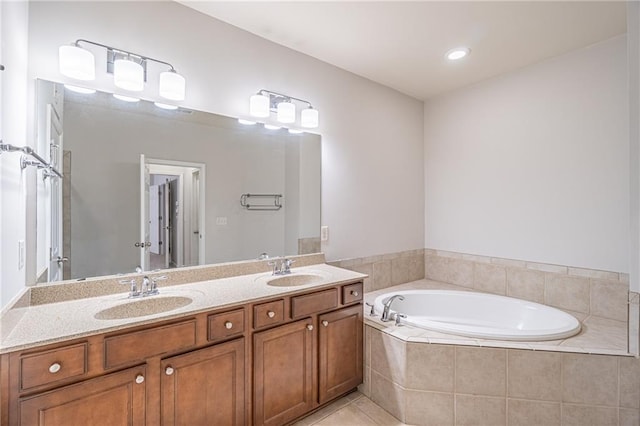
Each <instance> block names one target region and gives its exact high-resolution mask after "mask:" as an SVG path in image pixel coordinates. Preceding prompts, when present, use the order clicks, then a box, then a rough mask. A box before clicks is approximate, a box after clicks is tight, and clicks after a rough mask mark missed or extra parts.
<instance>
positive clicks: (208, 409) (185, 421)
mask: <svg viewBox="0 0 640 426" xmlns="http://www.w3.org/2000/svg"><path fill="white" fill-rule="evenodd" d="M161 368H162V372H161V374H162V376H161V380H160V386H161V394H162V397H161V401H162V402H161V404H162V424H163V425H166V426H168V425H242V424H244V410H245V404H244V399H245V398H244V391H245V374H244V370H245V364H244V338H241V339H237V340H234V341H231V342H227V343H221V344H219V345H215V346H211V347H208V348H205V349H200V350H197V351H194V352H189V353H187V354H184V355H179V356H175V357H172V358H167V359H164V360H162V362H161Z"/></svg>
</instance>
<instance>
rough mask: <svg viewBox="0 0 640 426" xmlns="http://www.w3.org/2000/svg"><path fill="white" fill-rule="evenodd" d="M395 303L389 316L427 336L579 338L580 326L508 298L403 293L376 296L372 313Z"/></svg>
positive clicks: (551, 310)
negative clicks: (424, 331)
mask: <svg viewBox="0 0 640 426" xmlns="http://www.w3.org/2000/svg"><path fill="white" fill-rule="evenodd" d="M396 294H399V295H402V296H403V297H404V300H400V299H399V298H396V299H395V300H394V301H393V303H392V305H391V312H399V313H403V314H405V315H407V318H406V319H404V320H403V321H402V322H403V323H406V324H410V325H414V326H417V327H422V328H425V329H428V330H434V331H440V332H443V333H450V334H457V335H460V336H469V337H479V338H483V339H497V340H521V341H525V340H529V341H534V340H556V339H564V338H567V337H571V336H573V335H575V334H577V333H579V332H580V321H578V320H577V319H576V318H575V317H573V316H572V315H569V314H568V313H566V312H563V311H561V310H559V309H556V308H552V307H550V306H546V305H541V304H539V303H534V302H528V301H526V300H521V299H515V298H512V297H505V296H498V295H493V294H486V293H476V292H471V291H453V290H403V291H395V292H393V293H387V294H383V295H380V296H378V297H377V298H376V300H375V309H376V312H377V313H378V314H380V313H382V310H383V303H384V302H385V301H386V300H387V299H388V298H389V297H390V296H392V295H396Z"/></svg>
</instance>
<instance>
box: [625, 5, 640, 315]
mask: <svg viewBox="0 0 640 426" xmlns="http://www.w3.org/2000/svg"><path fill="white" fill-rule="evenodd" d="M627 35H628V41H627V55H628V60H629V65H628V77H629V144H630V150H629V163H630V165H629V167H630V189H631V197H630V198H631V199H630V202H631V211H630V214H631V225H630V228H631V232H630V234H629V235H630V236H631V238H630V239H631V241H630V265H629V266H630V267H629V269H630V271H629V275H630V280H629V287H630V289H631V291H635V292H640V3H639V2H627ZM636 320H637V319H636Z"/></svg>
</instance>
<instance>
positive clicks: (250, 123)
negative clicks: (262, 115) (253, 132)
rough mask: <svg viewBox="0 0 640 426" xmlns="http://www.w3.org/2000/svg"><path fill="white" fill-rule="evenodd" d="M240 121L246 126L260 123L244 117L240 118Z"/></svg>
mask: <svg viewBox="0 0 640 426" xmlns="http://www.w3.org/2000/svg"><path fill="white" fill-rule="evenodd" d="M238 123H240V124H244V125H245V126H253V125H254V124H258V123H257V122H255V121H251V120H246V119H244V118H238Z"/></svg>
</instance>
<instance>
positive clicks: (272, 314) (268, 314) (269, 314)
mask: <svg viewBox="0 0 640 426" xmlns="http://www.w3.org/2000/svg"><path fill="white" fill-rule="evenodd" d="M267 316H268V317H269V318H273V317H275V316H276V313H275V312H273V311H269V312H267Z"/></svg>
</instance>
